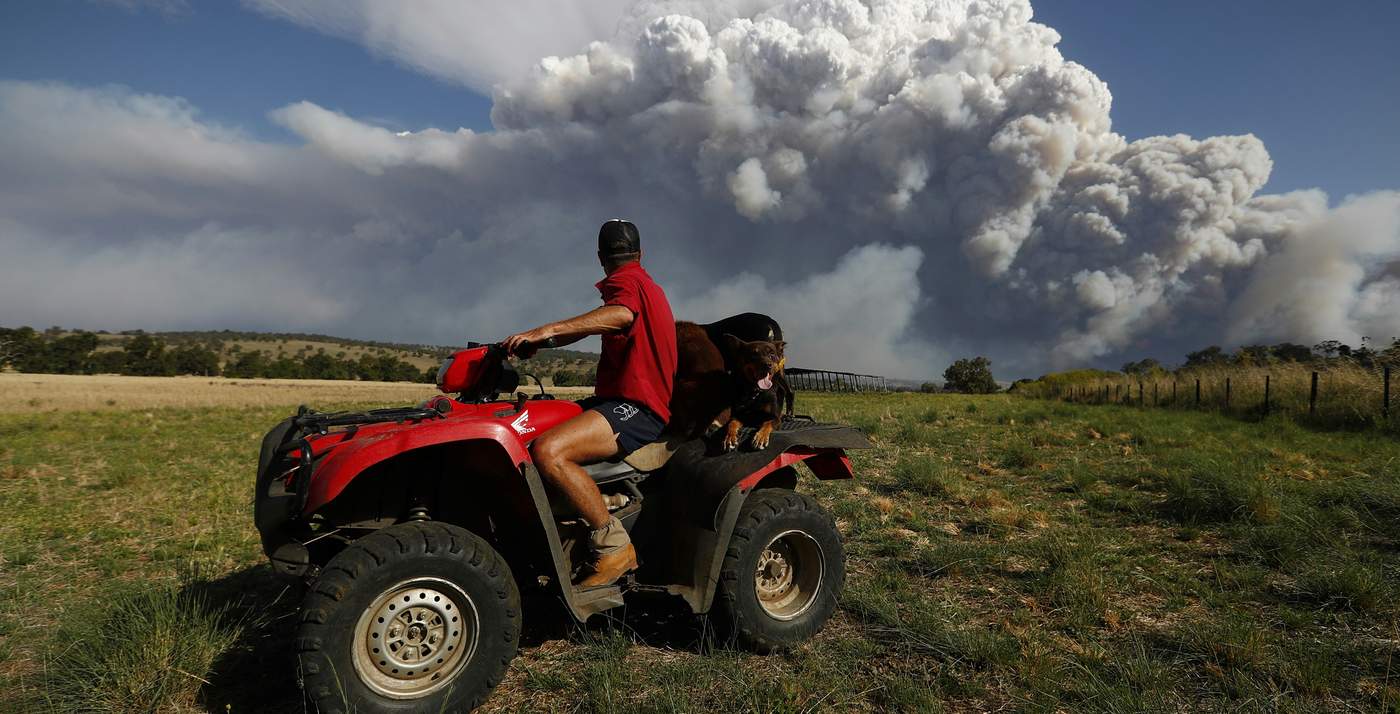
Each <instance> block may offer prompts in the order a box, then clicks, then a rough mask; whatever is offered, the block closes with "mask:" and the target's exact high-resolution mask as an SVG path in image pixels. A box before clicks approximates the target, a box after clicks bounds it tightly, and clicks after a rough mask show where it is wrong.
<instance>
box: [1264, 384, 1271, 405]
mask: <svg viewBox="0 0 1400 714" xmlns="http://www.w3.org/2000/svg"><path fill="white" fill-rule="evenodd" d="M1270 381H1271V375H1267V374H1266V375H1264V413H1265V414H1268V413H1269V382H1270Z"/></svg>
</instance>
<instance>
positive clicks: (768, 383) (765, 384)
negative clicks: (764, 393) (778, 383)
mask: <svg viewBox="0 0 1400 714" xmlns="http://www.w3.org/2000/svg"><path fill="white" fill-rule="evenodd" d="M758 388H759V389H772V388H773V375H771V374H770V375H766V376H765V377H764V378H763V379H760V380H758Z"/></svg>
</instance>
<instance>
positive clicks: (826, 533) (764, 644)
mask: <svg viewBox="0 0 1400 714" xmlns="http://www.w3.org/2000/svg"><path fill="white" fill-rule="evenodd" d="M845 579H846V564H845V552H844V550H843V549H842V546H841V533H840V531H838V530H837V529H836V522H835V521H834V520H832V518H831V516H830V515H829V514H828V513H827V512H826V511H825V510H823V509H822V507H821V506H819V505H817V502H816V501H813V500H812V499H811V498H809V497H807V496H805V495H802V494H800V493H797V492H795V491H790V490H788V489H783V488H774V489H762V490H759V491H756V492H754V493H753V494H751V495H750V496H749V497H748V499H747V500H746V501H745V502H744V505H743V507H742V508H741V509H740V510H739V519H738V522H737V523H735V525H734V534H733V535H732V536H731V537H730V539H729V548H728V550H727V551H726V552H725V556H724V564H723V565H722V566H721V567H720V574H719V586H718V592H717V593H716V598H715V617H714V620H715V624H716V626H717V629H718V630H719V631H720V633H721V634H722V635H726V636H727V637H728V640H729V642H730V643H734V644H738V645H740V646H741V647H745V648H747V649H751V650H754V651H756V652H760V653H768V652H772V651H774V650H778V649H782V648H785V647H791V646H793V645H796V644H798V643H800V642H803V641H805V640H807V639H809V638H811V637H812V636H813V635H815V634H817V632H818V631H819V630H821V628H822V625H824V624H826V621H827V619H828V618H830V617H831V613H832V612H833V611H835V609H836V599H837V598H838V597H839V596H840V594H841V586H842V585H843V584H844V583H845Z"/></svg>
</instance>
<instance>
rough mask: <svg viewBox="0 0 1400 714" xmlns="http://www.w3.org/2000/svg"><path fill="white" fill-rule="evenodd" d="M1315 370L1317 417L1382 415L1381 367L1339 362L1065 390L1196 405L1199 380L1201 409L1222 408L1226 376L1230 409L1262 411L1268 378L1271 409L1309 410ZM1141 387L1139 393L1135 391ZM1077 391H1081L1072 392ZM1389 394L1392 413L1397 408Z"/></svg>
mask: <svg viewBox="0 0 1400 714" xmlns="http://www.w3.org/2000/svg"><path fill="white" fill-rule="evenodd" d="M1314 371H1316V372H1317V373H1318V383H1317V415H1318V416H1319V417H1325V418H1330V419H1337V420H1343V421H1370V420H1374V419H1376V418H1378V417H1379V415H1380V413H1381V404H1382V399H1383V397H1382V395H1383V387H1384V380H1383V374H1382V368H1381V367H1363V366H1361V365H1358V364H1355V363H1348V362H1342V361H1338V362H1337V363H1335V364H1329V365H1309V364H1298V363H1295V362H1285V363H1281V364H1272V365H1257V366H1255V365H1220V366H1211V367H1199V368H1193V369H1183V370H1180V371H1178V372H1177V373H1176V374H1171V373H1162V374H1159V375H1155V376H1148V377H1141V378H1139V377H1132V376H1128V375H1118V376H1116V377H1102V378H1091V379H1083V380H1076V381H1074V382H1073V383H1072V384H1067V385H1065V386H1064V387H1063V388H1064V389H1066V390H1081V391H1082V395H1083V397H1084V398H1085V399H1088V400H1101V399H1103V395H1104V394H1107V398H1108V400H1109V401H1115V400H1116V401H1124V402H1131V403H1134V404H1136V403H1138V399H1139V394H1141V399H1142V402H1143V403H1144V404H1146V405H1153V404H1157V405H1163V406H1168V405H1173V406H1193V405H1194V404H1195V403H1196V381H1197V380H1200V384H1201V396H1200V403H1201V406H1203V407H1209V408H1220V407H1222V406H1224V404H1225V400H1226V381H1227V380H1229V407H1230V409H1232V410H1240V411H1245V410H1256V409H1261V408H1262V406H1263V403H1264V383H1265V377H1268V379H1269V406H1270V410H1271V411H1274V412H1283V413H1291V414H1307V413H1308V400H1309V394H1310V392H1311V390H1312V373H1313V372H1314ZM1392 380H1393V382H1392V386H1391V389H1392V391H1400V379H1397V378H1395V377H1392ZM1139 386H1140V387H1141V390H1142V391H1141V393H1139V391H1138V390H1139ZM1056 389H1057V387H1056V386H1054V385H1047V386H1042V387H1040V388H1039V389H1028V390H1027V392H1026V393H1027V394H1031V395H1033V396H1042V397H1055V396H1057V395H1058V394H1059V392H1057V391H1056ZM1073 393H1074V394H1080V391H1075V392H1073ZM1396 407H1397V405H1396V399H1395V397H1392V398H1391V411H1392V412H1394V411H1395V409H1396Z"/></svg>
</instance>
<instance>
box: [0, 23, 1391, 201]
mask: <svg viewBox="0 0 1400 714" xmlns="http://www.w3.org/2000/svg"><path fill="white" fill-rule="evenodd" d="M1108 5H1110V4H1108V3H1103V2H1101V1H1099V0H1092V1H1091V0H1041V1H1040V2H1036V3H1035V9H1036V16H1037V19H1038V20H1039V21H1040V22H1043V23H1046V24H1048V25H1050V26H1051V27H1054V28H1056V29H1057V30H1058V31H1059V32H1060V33H1061V35H1062V36H1063V37H1064V39H1063V42H1062V43H1061V46H1060V47H1061V50H1062V51H1063V52H1064V53H1065V54H1066V55H1067V56H1068V57H1069V58H1071V59H1074V60H1076V61H1079V62H1081V63H1082V64H1084V65H1086V66H1088V67H1089V68H1090V69H1091V70H1093V71H1094V72H1095V73H1096V74H1098V75H1099V76H1100V77H1102V78H1103V79H1104V80H1106V81H1107V82H1108V84H1109V87H1110V88H1111V89H1112V91H1113V94H1114V111H1113V117H1114V125H1115V129H1116V130H1117V131H1119V132H1120V133H1123V134H1125V135H1126V136H1127V137H1128V138H1129V139H1135V138H1140V137H1143V136H1149V135H1155V134H1172V133H1178V132H1182V133H1187V134H1190V135H1193V136H1197V137H1203V136H1213V135H1218V134H1233V133H1244V132H1253V133H1254V134H1256V135H1258V136H1259V137H1260V138H1262V139H1263V140H1264V142H1265V143H1266V145H1267V146H1268V148H1269V151H1270V153H1271V154H1272V155H1273V158H1274V162H1275V170H1274V174H1273V179H1272V181H1271V183H1270V184H1269V186H1268V187H1267V189H1266V190H1267V191H1269V192H1280V191H1288V190H1293V189H1298V188H1310V187H1315V186H1316V187H1321V188H1323V189H1325V190H1327V191H1328V192H1329V193H1330V194H1332V198H1333V201H1334V202H1335V201H1337V200H1339V199H1340V198H1342V197H1344V196H1345V195H1347V194H1350V193H1360V192H1364V191H1369V190H1375V189H1380V188H1395V187H1397V186H1400V170H1397V167H1400V129H1397V126H1400V71H1397V70H1400V41H1397V40H1396V37H1395V29H1396V28H1397V27H1400V3H1397V2H1361V1H1358V0H1343V1H1341V2H1328V3H1318V2H1300V1H1297V0H1286V1H1282V2H1280V1H1279V0H1268V1H1265V0H1236V1H1233V2H1200V1H1193V2H1172V3H1161V2H1128V3H1112V4H1111V6H1112V9H1111V11H1110V10H1107V9H1106V6H1108ZM0 78H6V79H25V80H41V79H46V80H57V81H61V82H67V83H71V84H76V85H100V84H107V83H115V84H123V85H127V86H129V87H131V88H132V89H133V90H136V91H140V92H150V93H155V94H165V95H172V96H179V97H184V98H185V99H188V100H189V101H190V102H191V103H192V104H194V105H195V106H196V107H198V108H199V109H200V110H201V112H202V115H203V116H204V117H205V119H206V120H212V121H216V122H219V123H224V124H228V125H234V126H239V127H242V128H243V129H244V130H246V131H248V132H249V133H251V134H253V135H255V136H259V137H265V138H277V137H285V138H287V140H289V141H290V140H291V137H290V136H288V135H286V134H285V132H284V131H283V130H282V129H280V128H279V127H277V126H275V125H274V124H272V123H271V122H269V121H268V120H267V118H266V112H267V111H269V110H271V109H274V108H277V107H280V106H283V105H286V104H288V103H291V102H295V101H300V100H309V101H312V102H315V103H317V104H319V105H321V106H325V107H327V108H332V109H337V110H341V111H343V112H345V113H347V114H349V115H351V116H355V117H357V118H360V119H362V120H369V121H375V122H378V123H382V124H384V125H385V126H388V127H390V128H395V129H419V128H423V127H428V126H435V127H439V128H448V129H452V128H457V127H459V126H464V127H467V128H471V129H475V130H485V129H489V128H490V100H489V98H487V97H483V96H481V95H479V94H477V93H475V92H472V91H471V90H469V89H466V88H464V87H462V86H459V85H454V84H450V83H447V82H444V81H441V80H438V79H435V78H432V77H429V76H427V75H424V74H421V73H419V72H416V71H414V70H411V69H408V68H405V67H402V66H400V65H398V64H396V63H394V62H393V61H391V60H387V59H382V58H378V57H375V56H374V55H373V54H372V53H371V52H369V51H367V50H366V49H364V48H363V47H362V46H360V45H358V44H355V43H352V42H349V41H346V40H341V39H337V38H333V37H329V36H326V35H322V34H319V33H316V32H313V31H311V30H307V29H304V28H301V27H298V26H295V25H292V24H290V23H286V22H283V21H279V20H274V19H270V18H267V17H264V16H262V15H261V14H258V13H256V12H253V11H249V10H247V9H244V8H243V7H241V6H240V5H239V4H238V3H236V2H233V1H232V0H208V1H203V0H202V1H200V2H197V3H191V7H190V8H189V9H188V10H186V11H183V12H175V13H167V12H161V11H158V10H152V9H144V10H135V11H133V10H130V9H126V8H124V7H122V6H120V5H114V4H107V3H94V2H88V1H84V0H48V1H45V2H11V3H6V4H5V7H4V9H3V10H0Z"/></svg>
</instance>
